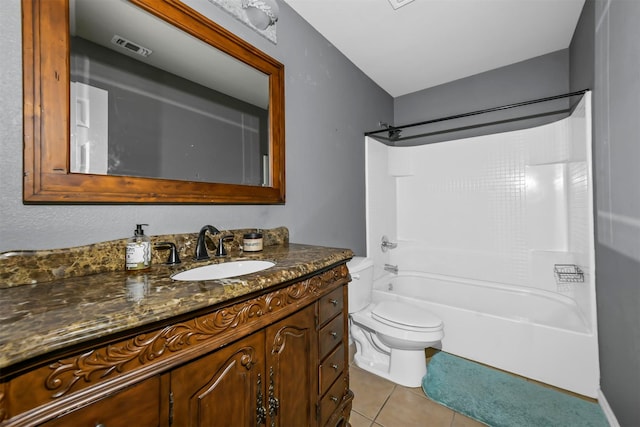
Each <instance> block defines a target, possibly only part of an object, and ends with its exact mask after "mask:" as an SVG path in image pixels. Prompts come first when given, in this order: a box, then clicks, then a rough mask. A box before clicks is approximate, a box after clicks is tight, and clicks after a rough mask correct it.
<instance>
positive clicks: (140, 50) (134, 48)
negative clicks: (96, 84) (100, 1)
mask: <svg viewBox="0 0 640 427" xmlns="http://www.w3.org/2000/svg"><path fill="white" fill-rule="evenodd" d="M405 1H411V0H405ZM111 43H113V44H115V45H117V46H120V47H123V48H125V49H127V50H129V51H130V52H133V53H137V54H138V55H140V56H144V57H145V58H146V57H147V56H149V55H151V53H152V52H153V51H152V50H151V49H147V48H146V47H142V46H140V45H139V44H137V43H134V42H132V41H131V40H127V39H125V38H124V37H121V36H119V35H117V34H116V35H114V36H113V38H112V39H111Z"/></svg>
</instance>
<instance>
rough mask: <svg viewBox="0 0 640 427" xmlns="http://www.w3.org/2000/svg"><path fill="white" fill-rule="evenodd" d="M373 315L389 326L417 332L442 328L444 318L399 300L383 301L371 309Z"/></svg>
mask: <svg viewBox="0 0 640 427" xmlns="http://www.w3.org/2000/svg"><path fill="white" fill-rule="evenodd" d="M371 317H373V318H374V319H375V320H377V321H379V322H381V323H384V324H386V325H389V326H394V327H396V328H401V329H405V330H409V331H416V332H431V331H437V330H440V329H442V320H440V319H439V318H438V317H436V316H434V315H433V314H431V313H430V312H428V311H426V310H422V309H420V308H418V307H415V306H413V305H409V304H404V303H401V302H398V301H382V302H380V303H379V304H377V305H376V306H375V307H374V308H373V309H372V310H371Z"/></svg>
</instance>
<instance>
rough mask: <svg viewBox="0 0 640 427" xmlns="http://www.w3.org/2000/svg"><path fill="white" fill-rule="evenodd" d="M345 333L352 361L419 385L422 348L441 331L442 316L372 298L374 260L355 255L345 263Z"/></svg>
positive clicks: (402, 382) (422, 369)
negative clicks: (351, 343)
mask: <svg viewBox="0 0 640 427" xmlns="http://www.w3.org/2000/svg"><path fill="white" fill-rule="evenodd" d="M347 267H348V268H349V273H350V274H351V279H352V281H351V283H349V327H350V330H349V332H350V337H351V338H352V339H353V341H355V344H356V353H355V355H354V361H355V363H356V365H357V366H358V367H360V368H362V369H364V370H367V371H369V372H371V373H373V374H376V375H378V376H381V377H383V378H386V379H388V380H390V381H393V382H395V383H397V384H400V385H403V386H407V387H419V386H420V385H421V383H422V377H424V375H425V374H426V373H427V365H426V360H425V354H424V349H425V348H427V347H432V346H433V345H434V344H436V343H438V342H440V340H441V339H442V338H443V337H444V332H443V324H442V320H440V319H439V318H438V317H436V316H435V315H433V314H432V313H430V312H429V311H426V310H423V309H421V308H419V307H416V306H413V305H409V304H406V303H403V302H399V301H381V302H378V303H372V293H371V292H372V290H373V261H372V260H371V259H370V258H363V257H354V258H353V259H352V260H351V261H349V262H348V263H347Z"/></svg>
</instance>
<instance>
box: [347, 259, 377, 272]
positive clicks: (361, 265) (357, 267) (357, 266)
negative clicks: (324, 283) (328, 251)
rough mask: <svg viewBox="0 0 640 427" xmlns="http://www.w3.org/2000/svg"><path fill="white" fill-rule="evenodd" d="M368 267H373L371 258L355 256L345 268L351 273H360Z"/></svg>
mask: <svg viewBox="0 0 640 427" xmlns="http://www.w3.org/2000/svg"><path fill="white" fill-rule="evenodd" d="M368 267H373V260H372V259H371V258H365V257H362V256H356V257H353V258H351V261H349V262H347V268H348V269H349V271H350V272H351V273H357V272H360V271H362V270H364V269H366V268H368Z"/></svg>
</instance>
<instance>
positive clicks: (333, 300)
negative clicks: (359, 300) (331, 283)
mask: <svg viewBox="0 0 640 427" xmlns="http://www.w3.org/2000/svg"><path fill="white" fill-rule="evenodd" d="M343 306H344V298H343V293H342V286H341V287H339V288H338V289H335V290H333V291H331V292H330V293H328V294H327V295H325V296H323V297H322V298H320V300H318V324H319V325H322V324H324V322H326V321H327V320H329V319H331V318H332V317H333V316H335V315H336V314H338V313H340V312H341V311H342V307H343Z"/></svg>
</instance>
